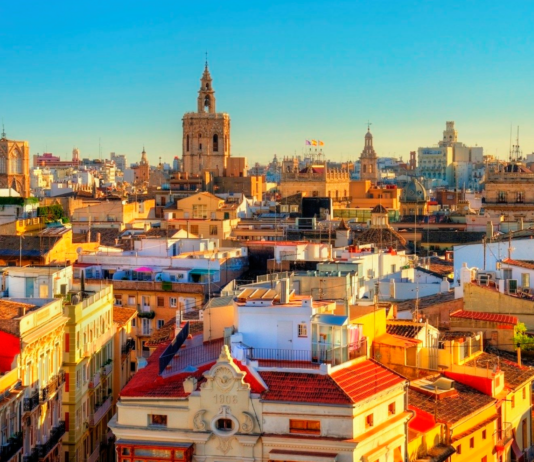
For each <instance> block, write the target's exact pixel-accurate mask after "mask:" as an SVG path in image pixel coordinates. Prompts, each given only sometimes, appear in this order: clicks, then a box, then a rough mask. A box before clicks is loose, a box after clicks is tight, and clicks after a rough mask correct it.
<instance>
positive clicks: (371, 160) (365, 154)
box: [360, 124, 378, 184]
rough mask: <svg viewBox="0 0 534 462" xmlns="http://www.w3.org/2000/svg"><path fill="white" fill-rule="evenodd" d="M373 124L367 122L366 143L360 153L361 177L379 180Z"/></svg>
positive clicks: (373, 180) (362, 178)
mask: <svg viewBox="0 0 534 462" xmlns="http://www.w3.org/2000/svg"><path fill="white" fill-rule="evenodd" d="M370 125H371V124H367V133H366V134H365V144H364V147H363V151H362V153H361V154H360V179H361V180H370V181H372V182H373V183H375V184H376V183H377V182H378V159H377V156H376V152H375V148H374V147H373V135H372V134H371V127H370Z"/></svg>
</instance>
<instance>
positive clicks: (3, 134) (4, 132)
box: [2, 119, 7, 140]
mask: <svg viewBox="0 0 534 462" xmlns="http://www.w3.org/2000/svg"><path fill="white" fill-rule="evenodd" d="M6 136H7V135H6V128H5V127H4V120H3V119H2V139H3V140H5V139H6Z"/></svg>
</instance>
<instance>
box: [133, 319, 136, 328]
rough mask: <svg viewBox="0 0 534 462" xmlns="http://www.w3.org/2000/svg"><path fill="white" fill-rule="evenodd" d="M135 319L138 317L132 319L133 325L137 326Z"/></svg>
mask: <svg viewBox="0 0 534 462" xmlns="http://www.w3.org/2000/svg"><path fill="white" fill-rule="evenodd" d="M135 319H136V318H133V319H132V327H135Z"/></svg>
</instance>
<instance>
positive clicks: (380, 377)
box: [332, 359, 405, 403]
mask: <svg viewBox="0 0 534 462" xmlns="http://www.w3.org/2000/svg"><path fill="white" fill-rule="evenodd" d="M332 378H333V379H334V380H335V381H336V383H337V384H338V385H339V386H340V387H341V389H342V390H343V391H344V392H345V393H346V394H347V395H348V396H349V397H350V398H351V399H352V402H354V403H357V402H359V401H362V400H364V399H366V398H368V397H370V396H372V395H374V394H376V393H380V392H381V391H383V390H386V389H388V388H390V387H392V386H394V385H397V384H399V383H402V382H404V381H405V379H403V378H402V377H400V376H399V375H397V374H395V373H394V372H392V371H390V370H388V369H386V368H385V367H384V366H382V365H380V364H378V363H376V362H374V361H373V360H370V359H368V360H366V361H362V362H359V363H356V364H352V365H350V366H348V367H345V368H343V369H340V370H337V371H335V372H334V373H333V374H332Z"/></svg>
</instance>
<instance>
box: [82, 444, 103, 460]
mask: <svg viewBox="0 0 534 462" xmlns="http://www.w3.org/2000/svg"><path fill="white" fill-rule="evenodd" d="M99 457H100V443H97V444H96V448H95V450H94V451H93V452H92V453H91V455H90V456H89V457H88V458H87V459H85V461H86V462H97V460H98V458H99Z"/></svg>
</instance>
